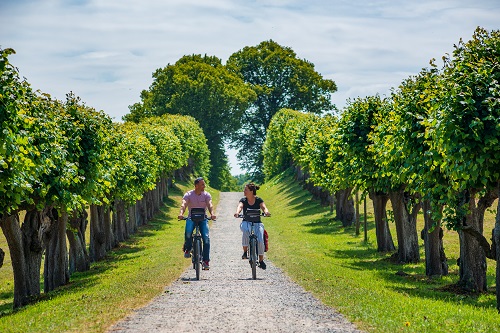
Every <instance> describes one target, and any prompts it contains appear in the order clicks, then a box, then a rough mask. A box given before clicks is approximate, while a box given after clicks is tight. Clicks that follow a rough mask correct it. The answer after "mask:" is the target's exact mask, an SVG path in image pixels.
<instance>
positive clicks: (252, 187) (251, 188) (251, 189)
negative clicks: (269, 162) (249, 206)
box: [246, 183, 260, 194]
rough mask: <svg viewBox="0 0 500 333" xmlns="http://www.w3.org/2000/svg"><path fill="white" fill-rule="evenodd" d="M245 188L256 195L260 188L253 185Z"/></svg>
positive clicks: (249, 184) (250, 184)
mask: <svg viewBox="0 0 500 333" xmlns="http://www.w3.org/2000/svg"><path fill="white" fill-rule="evenodd" d="M246 187H247V188H248V189H249V190H250V191H252V192H253V194H257V190H258V189H259V188H260V187H259V186H257V185H255V184H254V183H248V184H247V185H246Z"/></svg>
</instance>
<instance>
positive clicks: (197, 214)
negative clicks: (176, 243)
mask: <svg viewBox="0 0 500 333" xmlns="http://www.w3.org/2000/svg"><path fill="white" fill-rule="evenodd" d="M205 218H206V217H205V209H204V208H192V209H191V220H193V221H194V222H201V221H203V220H205Z"/></svg>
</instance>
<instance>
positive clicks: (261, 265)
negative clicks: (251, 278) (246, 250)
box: [259, 261, 267, 269]
mask: <svg viewBox="0 0 500 333" xmlns="http://www.w3.org/2000/svg"><path fill="white" fill-rule="evenodd" d="M259 267H260V268H262V269H266V267H267V266H266V263H265V262H263V261H259Z"/></svg>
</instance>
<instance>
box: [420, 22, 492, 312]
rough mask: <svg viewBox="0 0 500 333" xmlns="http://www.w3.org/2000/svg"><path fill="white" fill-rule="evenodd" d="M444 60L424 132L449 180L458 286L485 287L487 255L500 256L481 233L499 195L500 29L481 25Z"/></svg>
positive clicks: (446, 199) (447, 215)
mask: <svg viewBox="0 0 500 333" xmlns="http://www.w3.org/2000/svg"><path fill="white" fill-rule="evenodd" d="M444 60H445V66H444V69H443V71H442V76H443V78H442V81H441V83H440V85H439V88H440V89H441V96H440V100H439V105H438V107H436V108H434V109H433V110H432V113H431V114H430V116H429V118H428V119H427V122H426V126H427V132H426V135H427V137H428V139H429V142H430V149H431V150H433V151H435V152H436V154H435V155H434V156H435V157H436V158H435V159H434V161H433V163H434V165H435V166H436V168H439V171H440V172H441V173H442V174H443V175H445V177H446V179H448V188H447V191H446V192H445V193H443V195H442V198H443V199H442V200H443V203H444V204H446V206H445V208H444V221H445V222H446V223H447V225H448V226H449V227H450V228H453V229H455V230H457V231H458V234H459V238H460V259H459V266H460V281H459V285H461V286H462V287H463V288H464V289H466V290H472V291H485V290H486V289H487V284H486V256H488V257H491V258H496V259H497V260H498V257H495V255H493V254H494V253H492V251H491V248H490V245H489V244H488V242H487V241H486V239H485V237H484V236H483V220H484V212H485V210H486V209H487V208H488V207H490V206H491V205H492V203H493V201H494V200H495V199H496V198H498V195H499V194H498V190H499V183H498V182H499V178H500V172H499V169H498V165H499V162H500V150H499V149H500V146H499V144H498V143H499V139H500V126H499V121H498V119H500V102H499V101H500V83H499V82H500V31H498V30H495V31H492V32H487V31H486V30H485V29H482V28H478V29H477V30H476V31H475V33H474V35H473V37H472V39H471V40H469V41H467V42H464V41H463V40H460V42H459V43H458V44H457V45H456V46H455V50H454V51H453V57H451V58H450V57H444ZM498 214H499V211H498V210H497V226H498V220H499V219H498V216H500V215H498ZM495 230H496V233H495V234H494V240H495V241H497V240H498V231H497V230H498V227H496V229H495ZM495 244H498V243H495ZM495 246H497V245H495ZM495 246H493V248H495ZM493 252H496V251H493ZM497 265H498V262H497ZM497 273H498V266H497ZM498 279H499V277H498V274H497V282H498ZM497 285H498V284H497ZM497 293H498V288H497ZM499 303H500V302H497V306H498V304H499Z"/></svg>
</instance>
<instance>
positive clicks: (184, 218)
mask: <svg viewBox="0 0 500 333" xmlns="http://www.w3.org/2000/svg"><path fill="white" fill-rule="evenodd" d="M205 218H206V219H207V220H212V218H211V217H210V216H205ZM187 219H188V216H183V217H182V219H179V218H178V219H177V220H178V221H183V220H187ZM212 221H217V220H212Z"/></svg>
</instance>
